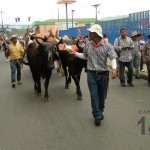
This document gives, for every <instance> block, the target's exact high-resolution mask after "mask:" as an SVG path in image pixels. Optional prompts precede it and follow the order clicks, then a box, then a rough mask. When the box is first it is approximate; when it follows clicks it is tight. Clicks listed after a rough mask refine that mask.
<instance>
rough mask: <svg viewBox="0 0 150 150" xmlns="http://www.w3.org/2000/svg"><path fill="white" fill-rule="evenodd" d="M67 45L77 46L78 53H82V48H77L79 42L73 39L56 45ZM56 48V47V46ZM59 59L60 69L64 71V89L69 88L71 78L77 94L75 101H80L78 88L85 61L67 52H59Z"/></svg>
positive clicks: (63, 40)
mask: <svg viewBox="0 0 150 150" xmlns="http://www.w3.org/2000/svg"><path fill="white" fill-rule="evenodd" d="M62 43H65V44H69V45H75V44H76V45H77V47H78V49H79V51H78V52H81V53H83V48H82V47H80V46H79V40H77V41H76V40H74V39H61V40H60V41H59V43H58V45H59V44H62ZM57 48H58V46H57ZM58 52H59V57H60V59H61V64H62V68H63V70H64V75H65V88H66V89H68V88H69V84H70V83H71V77H72V78H73V80H74V82H75V85H76V94H77V99H78V100H82V92H81V88H80V77H81V72H82V69H83V68H85V69H86V66H87V65H86V64H87V62H86V60H83V59H79V58H77V57H76V56H74V55H71V54H69V52H68V51H64V50H59V48H58Z"/></svg>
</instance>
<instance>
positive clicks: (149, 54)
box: [142, 34, 150, 86]
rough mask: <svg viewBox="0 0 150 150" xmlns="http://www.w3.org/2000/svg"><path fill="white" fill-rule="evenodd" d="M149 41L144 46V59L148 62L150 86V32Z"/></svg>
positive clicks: (149, 83) (149, 81)
mask: <svg viewBox="0 0 150 150" xmlns="http://www.w3.org/2000/svg"><path fill="white" fill-rule="evenodd" d="M147 38H148V41H147V42H146V43H145V44H144V46H143V52H142V55H143V61H144V63H146V66H147V71H148V79H147V80H148V85H149V86H150V34H149V35H147Z"/></svg>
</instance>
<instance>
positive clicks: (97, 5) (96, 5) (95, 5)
mask: <svg viewBox="0 0 150 150" xmlns="http://www.w3.org/2000/svg"><path fill="white" fill-rule="evenodd" d="M100 5H101V4H94V5H92V6H93V7H95V13H96V16H95V22H96V23H97V7H99V6H100Z"/></svg>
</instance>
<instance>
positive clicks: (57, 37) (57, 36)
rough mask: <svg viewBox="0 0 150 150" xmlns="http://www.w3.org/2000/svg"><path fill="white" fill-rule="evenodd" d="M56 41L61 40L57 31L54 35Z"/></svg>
mask: <svg viewBox="0 0 150 150" xmlns="http://www.w3.org/2000/svg"><path fill="white" fill-rule="evenodd" d="M55 37H56V39H58V40H60V39H61V38H60V37H59V35H58V29H57V30H56V35H55Z"/></svg>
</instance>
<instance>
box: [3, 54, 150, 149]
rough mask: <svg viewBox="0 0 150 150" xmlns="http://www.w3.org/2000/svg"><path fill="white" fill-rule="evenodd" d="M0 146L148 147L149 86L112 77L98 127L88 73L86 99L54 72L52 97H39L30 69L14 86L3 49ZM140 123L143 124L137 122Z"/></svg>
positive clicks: (38, 147)
mask: <svg viewBox="0 0 150 150" xmlns="http://www.w3.org/2000/svg"><path fill="white" fill-rule="evenodd" d="M0 69H1V71H0V150H148V149H149V147H150V142H149V141H150V87H148V85H147V84H146V81H145V80H143V79H141V80H134V84H135V87H129V86H126V87H121V86H120V84H119V80H118V79H115V80H110V85H109V91H108V97H107V100H106V109H105V112H104V116H105V119H104V120H103V122H102V124H101V126H100V127H96V126H95V125H94V120H93V118H92V115H91V106H90V105H91V104H90V96H89V91H88V88H87V83H86V73H84V72H83V73H82V77H81V89H82V93H83V100H81V101H80V100H77V99H76V95H75V85H74V83H73V82H72V84H71V85H70V89H68V90H66V89H64V78H63V77H61V76H60V75H59V74H57V73H56V70H54V71H53V74H52V78H51V81H50V86H49V95H50V101H49V102H44V101H43V93H42V95H41V96H36V95H35V94H34V91H33V81H32V78H31V73H30V71H29V68H28V67H26V66H25V67H24V68H23V72H22V82H23V84H22V85H17V86H16V88H15V89H13V88H11V84H10V67H9V62H6V59H5V58H4V55H3V53H2V52H0ZM138 121H139V125H138Z"/></svg>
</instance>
